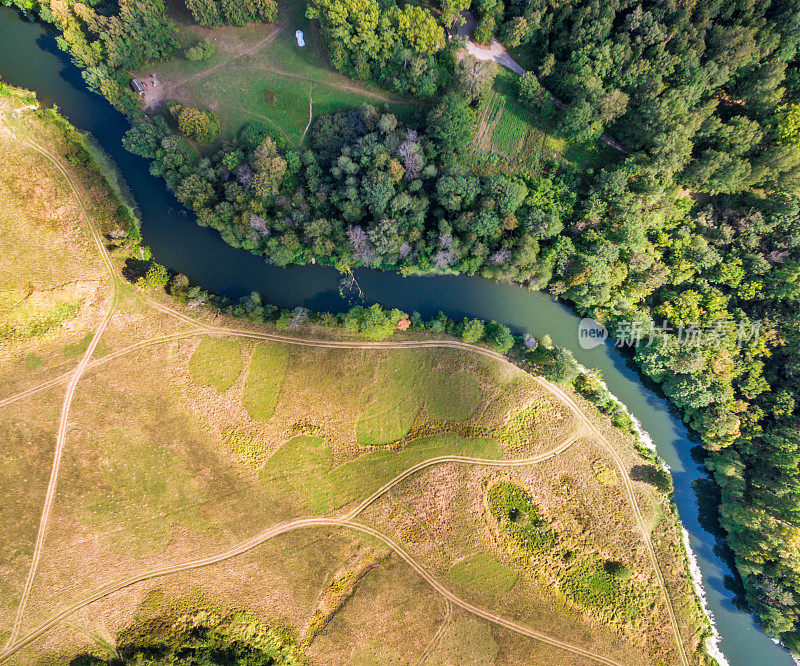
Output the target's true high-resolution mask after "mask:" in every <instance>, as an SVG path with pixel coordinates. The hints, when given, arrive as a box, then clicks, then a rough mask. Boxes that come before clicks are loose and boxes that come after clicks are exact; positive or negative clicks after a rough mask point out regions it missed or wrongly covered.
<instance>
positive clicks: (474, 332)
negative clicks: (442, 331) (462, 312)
mask: <svg viewBox="0 0 800 666" xmlns="http://www.w3.org/2000/svg"><path fill="white" fill-rule="evenodd" d="M459 328H460V329H461V339H462V340H463V341H464V342H468V343H470V344H473V343H475V342H477V341H478V340H480V339H481V338H482V337H483V332H484V325H483V322H482V321H481V320H480V319H467V318H464V320H463V321H462V322H461V325H460V327H459Z"/></svg>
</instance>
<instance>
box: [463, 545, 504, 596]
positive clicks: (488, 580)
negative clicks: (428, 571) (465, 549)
mask: <svg viewBox="0 0 800 666" xmlns="http://www.w3.org/2000/svg"><path fill="white" fill-rule="evenodd" d="M450 578H452V579H453V580H454V581H456V582H457V583H460V584H461V585H463V586H464V587H467V588H469V589H471V590H474V591H477V592H484V593H486V594H489V595H492V596H497V595H500V594H503V592H508V590H510V589H511V588H512V587H514V585H515V584H516V582H517V573H516V572H515V571H514V570H513V569H512V568H511V567H508V566H506V565H505V564H502V563H500V562H498V561H497V559H496V558H495V556H494V555H492V554H491V553H476V554H475V555H472V556H471V557H468V558H467V559H465V560H462V561H461V562H458V563H457V564H454V565H453V566H452V567H450Z"/></svg>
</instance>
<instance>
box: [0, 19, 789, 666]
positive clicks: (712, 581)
mask: <svg viewBox="0 0 800 666" xmlns="http://www.w3.org/2000/svg"><path fill="white" fill-rule="evenodd" d="M0 77H1V78H2V79H3V80H4V81H6V82H7V83H11V84H14V85H19V86H22V87H25V88H28V89H30V90H34V91H36V92H37V94H38V96H39V99H40V100H41V101H42V102H43V103H45V104H57V105H58V107H59V108H60V109H61V110H62V111H63V112H64V114H65V115H66V116H67V117H68V118H69V119H70V121H71V122H72V123H73V124H74V125H76V126H77V127H79V128H81V129H84V130H87V131H89V132H91V133H92V135H93V136H94V137H95V139H96V140H97V141H98V142H99V143H100V145H101V146H102V147H103V148H104V149H105V151H106V152H107V153H108V154H109V155H111V156H112V158H113V159H114V160H115V161H116V163H117V165H118V166H119V168H120V170H121V171H122V173H123V174H124V176H125V179H126V181H127V184H128V186H129V187H130V190H131V192H132V193H133V195H134V197H135V199H136V201H137V203H138V205H139V208H140V210H141V212H142V219H143V227H142V235H143V236H144V241H145V243H146V244H147V245H149V246H150V248H151V249H152V251H153V254H154V256H155V258H156V259H157V260H158V261H159V262H160V263H162V264H164V265H166V266H167V267H169V268H170V269H171V270H174V271H179V272H181V273H184V274H186V275H187V276H189V277H190V278H191V279H193V280H195V281H197V282H198V283H199V284H200V285H201V286H202V287H203V288H205V289H208V290H210V291H212V292H215V293H218V294H227V295H229V296H232V297H239V296H242V295H244V294H247V293H249V292H251V291H258V292H261V293H263V294H264V295H265V296H266V297H267V299H268V300H269V302H271V303H274V304H276V305H280V306H281V307H296V306H300V305H303V306H307V307H309V308H312V309H316V310H329V311H334V312H336V311H342V310H344V309H346V308H347V307H349V304H348V303H347V302H346V301H345V300H344V299H343V298H342V297H341V296H340V295H339V291H338V281H339V276H338V273H337V272H336V271H335V270H333V269H330V268H325V267H321V266H301V267H292V268H277V267H275V266H270V265H268V264H266V263H264V261H263V260H262V259H260V258H258V257H255V256H253V255H251V254H249V253H247V252H244V251H242V250H237V249H234V248H232V247H230V246H228V245H226V244H225V243H224V242H223V241H222V239H221V238H220V237H219V235H218V234H217V233H216V232H214V231H213V230H210V229H204V228H201V227H198V226H197V225H196V224H195V222H194V220H193V218H192V216H191V215H190V214H189V213H187V211H185V210H184V209H183V208H182V207H181V206H180V204H179V203H178V202H177V201H176V200H175V199H174V198H173V196H172V195H171V194H170V192H169V191H168V190H167V189H166V186H165V185H164V183H163V182H162V181H161V180H158V179H156V178H153V177H152V176H150V175H149V173H148V164H147V162H146V161H145V160H143V159H140V158H138V157H135V156H133V155H130V154H129V153H127V152H125V151H124V150H123V148H122V145H121V138H122V135H123V133H124V132H125V130H126V129H127V121H126V119H125V118H124V117H123V116H122V115H120V114H119V113H117V112H116V111H114V109H113V108H111V106H110V105H109V104H108V103H107V102H106V101H105V100H104V99H103V98H102V97H100V96H98V95H96V94H94V93H91V92H89V91H88V90H87V89H86V87H85V85H84V83H83V79H82V77H81V74H80V71H79V70H78V69H77V68H76V67H74V66H73V65H72V64H71V63H70V61H69V59H68V58H67V57H66V56H65V54H63V53H62V52H61V51H59V50H58V49H57V47H56V42H55V38H54V37H53V36H52V35H50V34H48V33H47V32H46V31H45V29H44V28H43V27H42V26H40V25H38V24H33V23H27V22H25V21H24V20H23V19H22V18H20V16H19V15H18V14H17V13H15V12H13V11H12V10H10V9H7V8H0ZM356 277H357V279H358V282H359V284H360V286H361V288H362V289H363V291H364V294H365V295H366V297H367V299H368V300H370V301H378V302H380V303H382V304H383V305H387V306H393V307H398V308H401V309H403V310H406V311H409V312H410V311H413V310H417V311H418V312H420V313H421V314H422V315H423V316H425V317H428V316H431V315H434V314H436V312H438V311H439V310H441V311H443V312H444V313H445V314H447V315H448V316H450V317H453V318H460V317H462V316H471V317H480V318H482V319H494V320H497V321H499V322H502V323H504V324H506V325H508V326H510V327H512V328H513V329H515V330H517V331H519V330H524V331H529V332H531V333H533V334H534V335H537V336H541V335H543V334H544V333H549V334H550V335H551V337H552V338H553V341H554V342H555V343H556V344H558V345H562V346H565V347H568V348H569V349H571V350H572V351H573V352H574V354H575V357H576V358H577V359H578V361H579V362H580V363H582V364H583V365H585V366H586V367H589V368H597V369H599V370H600V371H601V372H602V374H603V377H604V379H605V381H606V383H607V384H608V387H609V389H610V390H611V392H612V393H614V394H615V395H616V396H617V397H618V398H619V399H620V400H621V401H622V402H623V403H625V404H626V405H627V406H628V408H629V409H630V411H631V412H632V413H633V415H634V416H635V417H636V418H637V419H638V420H639V421H640V422H641V423H642V426H643V427H644V429H645V430H646V431H647V432H648V433H649V434H650V436H651V437H652V439H653V442H654V443H655V445H656V448H657V450H658V453H659V455H660V456H661V457H662V458H663V459H664V460H665V461H666V462H667V463H668V464H669V466H670V467H671V469H672V474H673V479H674V483H675V501H676V503H677V505H678V510H679V513H680V517H681V520H682V521H683V524H684V526H685V528H686V530H687V531H688V533H689V541H690V543H691V547H692V549H693V550H694V552H695V554H696V556H697V563H698V565H699V567H700V570H701V572H702V577H703V585H704V588H705V593H706V598H707V602H708V607H709V609H710V610H711V613H712V614H713V617H714V622H715V624H716V627H717V630H718V631H719V633H720V636H721V640H720V643H719V647H720V649H721V650H722V651H723V653H724V655H725V657H726V659H727V660H728V662H729V663H730V664H732V665H735V666H762V665H764V666H773V665H776V666H779V665H786V666H789V665H791V664H792V663H793V662H792V659H791V657H790V655H789V653H788V652H787V651H786V650H784V649H783V648H782V647H780V646H778V645H776V644H775V643H774V642H773V641H771V640H770V639H769V638H768V637H767V636H766V635H765V634H764V633H763V632H761V631H760V629H759V628H758V627H757V626H756V624H755V622H754V620H753V618H752V616H751V615H750V614H749V613H747V612H744V611H742V610H740V609H739V608H738V607H737V606H736V605H735V597H736V595H735V593H734V592H733V591H732V590H731V586H732V580H733V576H732V572H731V569H730V567H729V566H728V564H727V562H726V561H725V559H724V557H723V554H724V549H723V548H722V547H721V546H720V544H719V543H718V540H717V533H718V527H717V525H716V518H715V512H714V502H715V498H714V485H713V483H711V482H710V480H709V478H708V476H707V474H706V473H705V471H704V469H703V467H702V465H701V464H700V463H699V462H698V460H699V457H700V449H699V447H698V445H697V443H696V442H694V441H692V440H691V439H690V436H689V433H688V432H687V430H686V428H685V427H684V425H683V423H682V421H681V419H680V418H679V417H676V416H675V415H674V414H673V413H672V412H671V410H670V407H669V405H668V403H667V401H666V400H665V399H664V398H663V397H662V396H661V395H659V394H658V393H657V392H654V391H653V390H651V389H650V388H648V387H647V386H645V385H644V383H643V382H642V379H641V377H640V376H639V375H638V374H637V372H636V371H635V370H634V369H633V368H632V367H630V366H629V365H628V364H627V363H626V361H625V359H624V358H623V357H622V356H621V355H620V354H619V353H617V352H616V351H615V350H614V349H613V347H612V346H611V345H610V344H608V345H606V346H600V347H597V348H595V349H592V350H589V351H587V350H584V349H581V348H580V347H579V346H578V344H577V343H578V335H577V330H578V329H577V327H578V321H579V318H578V317H577V316H576V315H575V314H574V313H573V312H572V311H570V310H569V309H568V308H567V307H565V306H563V305H561V304H559V303H556V302H554V301H553V300H552V299H551V298H549V297H548V296H547V295H546V294H541V293H538V292H528V291H526V290H524V289H522V288H519V287H516V286H512V285H506V284H496V283H493V282H489V281H487V280H484V279H481V278H476V277H456V276H436V277H412V278H403V277H401V276H400V275H398V274H394V273H386V272H380V271H374V270H359V271H357V272H356Z"/></svg>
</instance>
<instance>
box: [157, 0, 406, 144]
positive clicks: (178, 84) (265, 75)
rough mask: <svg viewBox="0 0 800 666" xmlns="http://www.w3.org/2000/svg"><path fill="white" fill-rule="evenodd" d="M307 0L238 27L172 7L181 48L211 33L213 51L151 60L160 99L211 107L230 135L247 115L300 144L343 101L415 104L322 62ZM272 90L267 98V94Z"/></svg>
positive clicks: (401, 110) (396, 108) (399, 110)
mask: <svg viewBox="0 0 800 666" xmlns="http://www.w3.org/2000/svg"><path fill="white" fill-rule="evenodd" d="M305 7H306V3H305V2H302V1H300V0H288V1H287V2H283V3H281V4H280V5H279V18H278V23H277V24H259V23H255V24H250V25H247V26H245V27H243V28H230V27H220V28H213V29H208V28H203V27H201V26H199V25H197V24H195V23H194V22H193V20H192V17H191V16H190V15H189V14H188V12H186V10H185V8H183V7H182V6H180V7H178V6H175V7H173V8H172V9H171V12H170V14H171V17H172V18H173V19H174V20H175V22H176V23H177V24H178V27H179V30H180V36H179V38H180V41H181V43H182V45H183V49H182V51H183V50H184V49H185V48H186V47H189V46H191V45H194V44H195V43H197V42H198V41H199V40H210V41H212V42H213V43H214V44H215V46H216V49H217V50H216V53H215V54H214V55H213V56H212V57H211V58H210V59H208V60H206V61H203V62H192V61H190V60H188V59H187V58H186V57H185V56H184V55H183V52H182V51H181V53H179V54H178V55H177V56H176V57H175V58H173V59H172V60H171V61H169V62H166V63H163V64H158V65H154V66H151V67H150V68H149V69H148V70H147V72H141V74H145V73H149V72H150V71H151V70H154V71H155V72H157V74H158V78H159V81H160V84H161V86H162V88H161V90H160V91H159V94H161V95H163V103H165V104H169V103H170V102H171V101H183V102H185V103H188V104H191V105H194V106H197V107H200V108H210V109H212V110H213V111H214V113H215V114H216V115H217V116H218V117H219V119H220V121H221V123H222V136H223V138H224V137H225V136H232V135H234V134H236V132H238V130H239V128H240V127H241V126H242V125H243V124H245V123H247V122H250V121H258V122H263V123H265V124H266V125H268V126H269V127H270V128H271V129H272V131H273V133H274V134H275V135H276V136H278V137H282V138H284V139H286V141H288V142H289V143H290V144H292V145H295V146H299V145H300V142H301V140H302V138H303V135H304V133H305V130H306V126H307V125H308V123H309V111H310V104H311V103H312V102H313V115H314V116H318V115H320V114H323V113H326V112H329V111H333V110H335V109H339V108H342V107H346V106H359V105H361V104H365V103H368V104H373V105H375V106H379V107H380V106H383V105H386V106H388V108H389V109H390V110H392V111H393V112H394V113H396V114H398V115H399V116H407V115H408V114H410V113H412V112H413V106H412V104H411V103H410V102H409V101H406V100H404V99H402V98H400V97H397V96H396V95H392V94H390V93H387V92H386V91H382V90H380V89H378V88H376V87H375V86H372V85H368V84H364V83H361V82H359V81H355V80H352V79H349V78H347V77H346V76H344V75H342V74H339V73H337V72H335V71H333V70H332V69H331V68H330V67H329V65H328V64H327V57H326V55H325V49H324V46H323V44H322V42H321V39H320V37H319V35H318V32H317V29H316V26H315V25H313V24H312V23H311V22H310V21H309V20H308V19H306V18H305ZM296 29H301V30H303V31H304V34H305V41H306V46H305V47H304V48H302V49H301V48H299V47H298V46H297V42H296V40H295V36H294V32H295V30H296ZM268 91H271V92H274V94H275V96H274V101H272V102H271V103H268V102H267V101H266V99H265V95H266V94H267V93H268Z"/></svg>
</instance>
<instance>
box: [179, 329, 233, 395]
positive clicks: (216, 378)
mask: <svg viewBox="0 0 800 666" xmlns="http://www.w3.org/2000/svg"><path fill="white" fill-rule="evenodd" d="M241 372H242V345H241V343H240V342H239V341H238V340H225V339H222V338H204V339H203V340H202V341H201V342H200V345H199V346H198V347H197V349H196V350H195V352H194V354H192V358H191V359H189V373H190V374H191V375H192V377H194V379H195V380H197V382H198V383H200V384H203V385H204V386H213V387H214V388H215V389H217V391H218V392H219V393H225V391H227V390H228V389H229V388H230V387H231V386H233V383H234V382H235V381H236V379H237V378H238V377H239V374H240V373H241Z"/></svg>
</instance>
